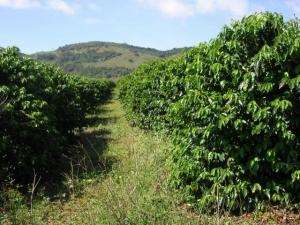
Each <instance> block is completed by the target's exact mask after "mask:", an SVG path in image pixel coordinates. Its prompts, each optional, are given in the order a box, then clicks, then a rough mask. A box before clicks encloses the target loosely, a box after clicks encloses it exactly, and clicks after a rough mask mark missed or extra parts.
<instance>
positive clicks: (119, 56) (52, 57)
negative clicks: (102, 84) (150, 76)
mask: <svg viewBox="0 0 300 225" xmlns="http://www.w3.org/2000/svg"><path fill="white" fill-rule="evenodd" d="M188 49H189V48H174V49H171V50H167V51H160V50H157V49H154V48H144V47H138V46H133V45H129V44H119V43H114V42H99V41H93V42H86V43H77V44H71V45H66V46H63V47H60V48H58V49H57V50H55V51H49V52H37V53H34V54H32V55H30V57H31V58H33V59H36V60H40V61H43V62H46V63H52V64H56V65H58V66H60V67H61V68H62V69H63V70H65V71H66V72H70V73H78V74H82V75H87V76H103V77H117V76H122V75H125V74H128V73H130V72H132V71H133V70H134V69H135V68H137V67H138V66H139V65H140V64H142V63H146V62H149V61H153V60H155V59H159V58H167V57H172V56H176V55H178V54H180V53H182V52H184V51H186V50H188Z"/></svg>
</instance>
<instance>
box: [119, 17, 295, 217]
mask: <svg viewBox="0 0 300 225" xmlns="http://www.w3.org/2000/svg"><path fill="white" fill-rule="evenodd" d="M119 85H120V99H121V101H122V102H123V105H124V108H125V109H126V111H127V115H128V118H129V119H130V120H131V121H132V122H133V123H134V124H136V125H138V126H140V127H143V128H146V129H163V130H165V131H168V133H169V134H170V136H171V137H173V140H174V144H175V148H174V149H173V150H172V155H171V158H172V163H171V165H172V170H171V173H172V175H171V183H172V184H173V185H174V186H175V187H177V188H180V189H182V190H183V193H184V197H185V199H186V200H187V201H188V202H190V203H193V204H194V206H195V207H197V208H198V209H200V210H206V212H207V210H208V211H216V210H229V211H233V212H242V211H248V210H253V209H254V208H259V207H263V206H264V205H265V203H267V204H279V205H285V206H286V205H288V206H294V204H295V203H299V201H300V23H299V20H296V19H295V20H291V21H287V22H285V21H284V19H283V17H282V16H281V15H279V14H274V13H259V14H254V15H251V16H248V17H245V18H243V19H242V20H241V21H237V22H234V23H232V24H231V25H230V26H225V27H224V28H223V30H222V31H221V33H220V34H219V35H218V36H217V38H215V39H213V40H211V41H210V42H209V43H204V44H200V45H199V46H198V47H196V48H194V49H192V50H190V51H189V52H187V53H186V54H185V55H183V56H182V57H179V58H176V59H170V60H165V61H164V60H162V61H157V62H153V63H151V64H148V65H143V66H140V67H139V68H138V69H137V70H136V71H135V72H134V73H133V74H131V75H130V76H127V77H125V78H124V79H122V80H121V81H120V82H119Z"/></svg>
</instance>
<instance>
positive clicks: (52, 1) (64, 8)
mask: <svg viewBox="0 0 300 225" xmlns="http://www.w3.org/2000/svg"><path fill="white" fill-rule="evenodd" d="M48 4H49V6H50V8H52V9H54V10H56V11H60V12H62V13H65V14H67V15H74V14H75V9H74V8H73V7H72V6H71V5H70V4H68V3H67V2H65V1H63V0H48Z"/></svg>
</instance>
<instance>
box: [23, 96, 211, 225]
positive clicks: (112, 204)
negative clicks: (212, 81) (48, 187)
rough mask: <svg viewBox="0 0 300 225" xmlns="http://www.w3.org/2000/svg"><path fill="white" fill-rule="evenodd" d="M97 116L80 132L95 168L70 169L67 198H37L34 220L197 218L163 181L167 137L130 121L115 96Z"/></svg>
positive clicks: (109, 221)
mask: <svg viewBox="0 0 300 225" xmlns="http://www.w3.org/2000/svg"><path fill="white" fill-rule="evenodd" d="M98 121H99V123H98V124H100V125H98V126H95V127H91V128H89V129H88V130H87V131H86V134H85V135H84V137H83V138H84V142H85V148H86V149H88V152H89V157H90V158H92V157H91V156H90V155H91V152H94V153H97V154H99V158H98V160H97V162H96V161H94V160H92V159H91V160H90V161H93V163H92V164H93V165H92V167H93V168H94V170H95V171H97V170H99V174H97V175H95V176H92V177H90V178H89V177H87V178H85V179H79V178H77V177H76V176H74V175H69V176H68V179H67V180H68V181H69V182H67V185H68V184H69V187H70V188H69V192H70V193H71V199H69V200H68V201H66V202H63V201H54V202H47V201H42V202H40V201H39V203H36V204H35V207H34V211H33V215H32V218H33V223H34V224H39V225H41V224H55V225H56V224H64V225H65V224H80V225H83V224H87V225H93V224H95V225H96V224H97V225H99V224H101V225H104V224H109V225H113V224H120V225H121V224H122V225H123V224H143V225H144V224H162V225H167V224H200V223H199V221H200V218H198V217H196V216H193V214H190V213H188V212H187V211H186V210H184V209H181V208H180V207H178V203H177V202H176V201H174V199H177V198H176V197H175V196H174V194H175V193H171V192H170V191H169V190H168V188H167V187H166V182H165V180H166V176H167V175H166V173H167V172H166V171H165V167H164V165H165V161H166V158H165V151H166V150H168V149H169V148H170V144H169V143H168V141H167V140H165V139H164V138H163V137H159V136H157V135H154V134H151V133H145V132H143V131H141V130H140V129H138V128H133V127H130V126H129V124H128V122H127V121H126V119H125V118H124V115H123V112H122V110H121V107H120V103H119V101H118V100H112V101H111V102H109V103H108V104H106V105H105V106H104V108H103V110H102V114H101V118H98ZM100 153H101V154H100ZM79 192H80V194H79ZM77 195H78V196H77ZM72 196H73V197H72ZM19 218H20V216H19ZM21 218H24V216H23V217H22V216H21ZM201 221H203V218H202V219H201ZM206 222H207V221H206ZM22 223H24V224H28V221H26V220H23V221H22ZM203 224H207V223H203ZM211 224H215V223H214V221H211Z"/></svg>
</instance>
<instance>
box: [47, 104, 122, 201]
mask: <svg viewBox="0 0 300 225" xmlns="http://www.w3.org/2000/svg"><path fill="white" fill-rule="evenodd" d="M109 114H111V110H108V109H105V108H101V109H99V111H97V113H95V114H94V115H90V116H89V117H88V128H87V129H85V130H84V131H82V132H81V133H79V134H78V135H77V140H78V143H77V144H76V145H74V146H72V147H71V148H70V151H69V152H70V154H69V155H68V156H65V159H66V165H67V169H65V171H63V173H62V176H61V179H59V181H56V182H55V183H52V184H51V185H49V186H48V187H47V186H46V187H45V188H44V191H43V195H44V196H45V195H46V196H47V197H49V198H50V199H51V200H57V199H61V200H63V201H67V200H68V198H69V197H70V196H80V195H81V194H82V192H83V189H84V185H85V183H86V181H89V182H101V178H102V177H103V176H105V175H106V174H107V173H108V172H110V171H111V170H112V167H113V165H114V164H115V163H117V162H118V159H117V158H116V157H113V156H108V155H106V154H105V153H106V151H107V149H108V144H109V143H110V142H112V141H114V140H113V139H112V138H111V132H110V131H109V130H108V129H105V128H102V126H99V125H107V124H112V123H116V121H117V119H118V118H117V117H109Z"/></svg>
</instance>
